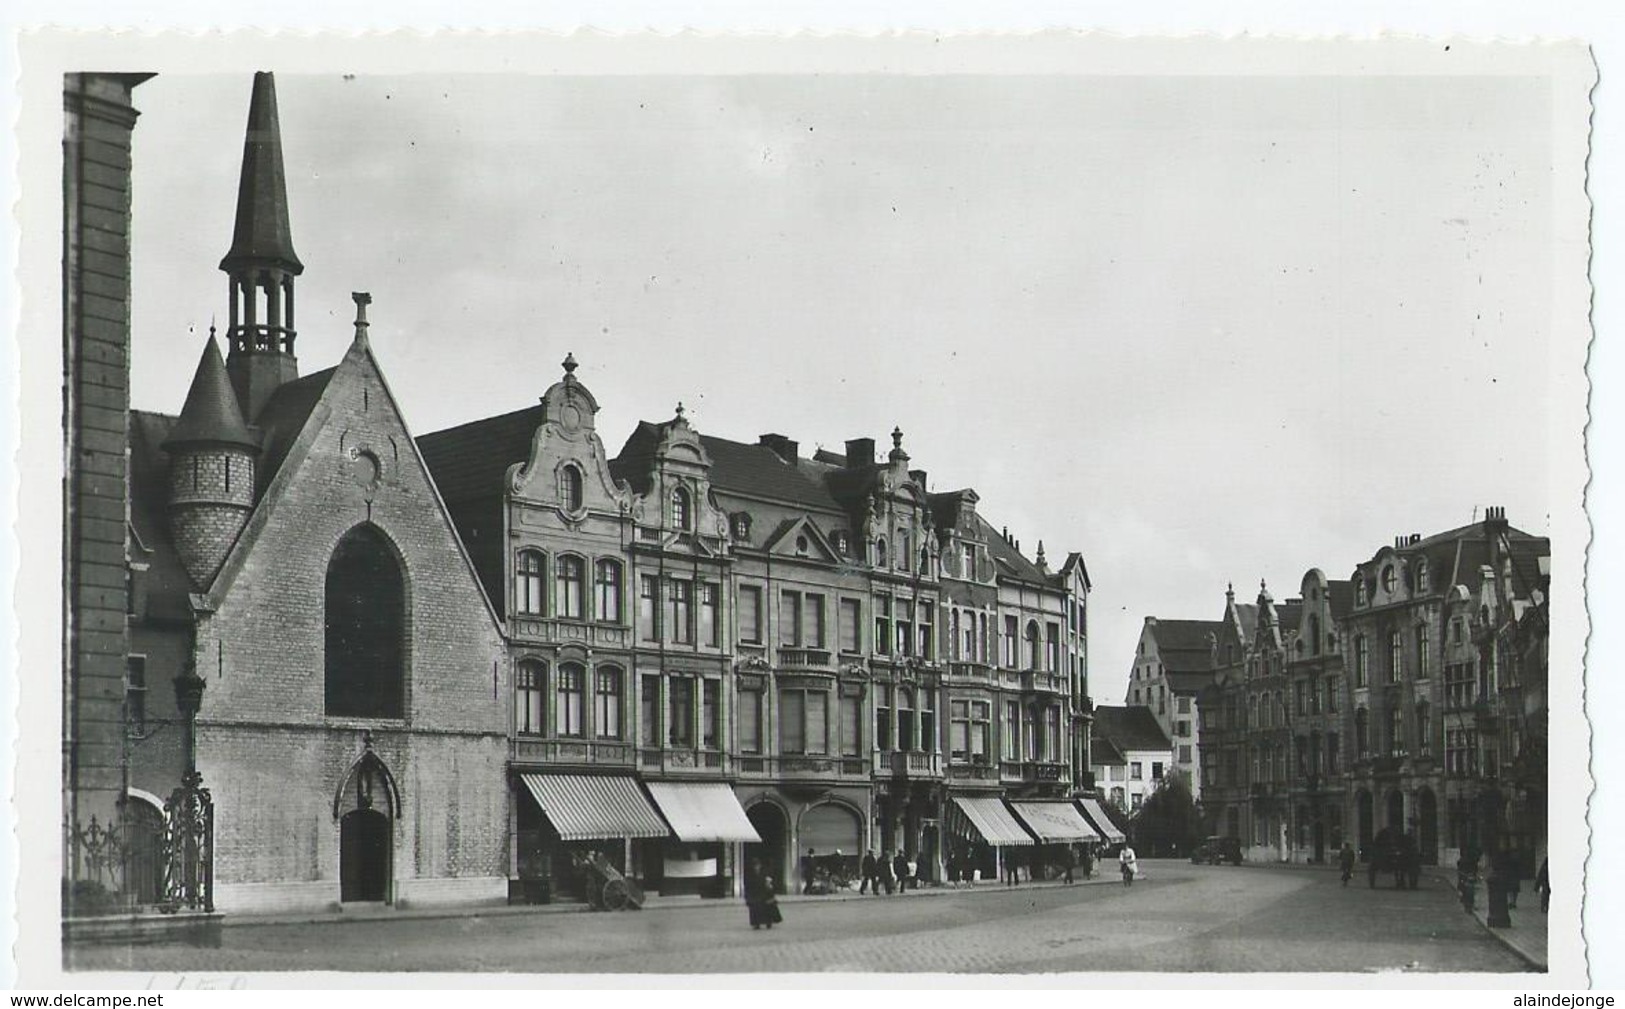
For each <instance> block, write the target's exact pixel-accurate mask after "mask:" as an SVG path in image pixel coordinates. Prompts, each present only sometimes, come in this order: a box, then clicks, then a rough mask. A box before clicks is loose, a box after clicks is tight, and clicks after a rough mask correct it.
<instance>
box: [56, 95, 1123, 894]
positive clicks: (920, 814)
mask: <svg viewBox="0 0 1625 1009" xmlns="http://www.w3.org/2000/svg"><path fill="white" fill-rule="evenodd" d="M138 83H139V78H131V77H110V76H109V77H93V76H86V77H82V78H70V81H69V86H68V97H69V125H70V130H69V141H68V144H67V153H68V158H69V163H70V166H71V167H73V168H74V171H70V172H69V186H68V192H67V214H68V221H67V233H68V236H69V237H68V254H67V260H66V261H65V281H66V282H67V283H68V286H69V299H68V300H69V310H68V318H67V320H66V326H67V328H68V330H69V332H68V334H67V343H68V346H69V348H70V352H69V382H68V384H69V399H70V410H69V414H70V418H69V436H70V442H71V443H72V444H70V452H72V451H74V449H75V447H76V446H77V447H81V448H82V450H83V454H84V458H86V459H93V458H99V456H97V455H96V453H104V454H105V457H106V460H107V466H108V467H110V468H111V469H112V470H114V472H110V473H105V474H104V473H99V472H93V471H91V470H90V469H85V468H84V467H75V469H74V470H73V472H72V473H71V474H70V486H69V491H68V499H69V500H68V510H69V518H70V523H75V522H81V523H82V522H83V521H86V518H85V517H86V516H90V515H95V516H98V517H99V516H101V515H102V513H103V512H105V513H106V515H107V518H106V520H105V521H101V520H100V519H99V518H98V523H97V524H96V525H95V528H94V529H88V527H87V530H88V531H87V534H86V535H81V533H80V532H79V531H76V529H77V527H74V528H70V532H69V538H70V552H71V554H72V555H71V556H70V558H69V579H70V592H69V594H68V595H69V600H68V602H67V616H68V619H69V623H70V627H71V628H73V631H72V635H73V636H72V640H71V641H70V643H69V661H68V663H67V668H66V672H65V676H66V679H65V691H66V696H67V697H68V699H69V700H68V720H67V721H68V725H69V738H68V739H67V741H66V744H67V745H66V746H65V756H64V775H65V781H66V789H67V793H68V799H69V801H68V802H67V804H66V809H65V816H66V819H67V821H68V822H67V824H66V830H65V836H66V838H67V840H66V842H65V852H64V855H65V863H64V864H65V865H67V866H68V871H69V875H70V876H71V877H73V882H75V883H78V884H84V883H87V882H90V881H93V880H95V879H100V878H101V876H100V873H101V872H102V871H103V870H105V869H108V868H109V866H113V867H115V868H120V869H121V872H122V875H117V874H113V875H110V876H109V878H110V879H112V882H113V885H115V886H116V887H117V888H119V889H120V890H121V892H123V893H124V894H125V895H126V897H127V899H130V900H132V901H133V902H136V903H153V902H162V901H165V900H172V899H173V893H172V891H173V889H174V886H175V885H176V884H175V880H174V878H173V876H174V865H175V864H176V859H177V858H181V859H182V861H184V860H185V859H186V858H191V859H192V861H193V862H201V863H203V864H206V865H207V866H209V871H210V872H211V873H212V875H211V878H210V879H209V880H208V884H209V886H210V889H211V892H210V893H209V897H210V899H211V901H212V903H213V904H214V905H215V906H217V907H219V908H221V909H223V910H232V909H244V908H287V907H308V906H326V905H329V904H332V903H333V902H337V901H396V902H403V903H405V902H411V903H433V902H450V901H474V900H488V899H489V900H496V899H504V898H507V899H556V898H559V897H566V896H569V895H572V894H579V893H580V892H581V891H582V888H583V886H584V883H585V879H584V877H583V875H582V860H583V859H584V858H588V859H596V858H599V857H601V858H602V859H607V860H608V861H609V862H610V863H612V864H613V865H614V866H615V868H616V869H618V870H619V871H621V872H624V873H626V874H627V875H629V876H631V877H633V878H635V879H636V880H638V881H639V882H641V884H642V885H643V886H644V887H646V888H649V889H658V890H660V891H662V892H698V893H704V894H723V893H731V892H737V891H738V888H739V885H740V877H741V862H742V860H744V859H748V858H761V859H763V860H764V862H765V863H766V864H767V866H768V867H769V870H770V871H771V872H772V874H773V875H774V876H775V877H776V878H777V879H778V880H780V881H781V885H784V884H785V883H786V882H787V883H789V884H790V885H795V884H796V883H798V882H800V881H801V880H800V866H801V856H802V855H803V854H805V853H806V852H807V851H808V850H809V849H812V850H815V851H816V852H818V853H819V854H821V855H822V854H829V853H834V852H836V851H840V852H841V853H843V854H844V855H846V856H847V857H848V858H852V859H855V858H856V856H857V855H858V854H859V853H860V852H862V851H864V850H868V849H874V850H887V851H902V852H904V853H906V854H907V855H909V856H910V857H912V858H914V859H916V860H917V861H918V863H919V864H920V867H921V874H922V875H923V876H925V877H927V878H938V879H940V878H942V873H943V870H944V864H945V862H946V860H947V859H948V858H949V856H951V855H963V856H965V857H969V858H971V859H973V860H974V861H975V862H976V863H978V864H979V865H980V867H981V868H982V871H983V872H984V874H991V873H992V872H993V871H994V861H995V858H996V856H995V854H994V850H995V849H996V847H997V846H998V845H999V844H1001V843H1006V842H1010V843H1028V844H1030V843H1031V841H1030V840H1029V839H1028V838H1027V837H1026V835H1025V834H1023V835H1021V836H1020V837H1019V838H1017V837H1015V836H1014V835H1009V836H1005V835H1004V834H1001V831H1007V830H1008V829H1009V818H1008V816H1004V817H1002V818H1001V817H1000V815H999V810H1001V809H1003V808H1004V807H1002V806H998V804H999V803H1000V802H1001V800H1003V799H1021V800H1026V801H1031V802H1042V801H1044V800H1049V801H1051V802H1053V803H1055V804H1056V805H1058V806H1059V805H1061V804H1063V803H1065V802H1066V801H1067V800H1069V799H1070V798H1071V797H1072V795H1073V794H1074V793H1075V792H1079V791H1086V792H1089V793H1090V794H1092V788H1093V781H1092V778H1091V775H1090V772H1089V752H1090V722H1091V704H1090V701H1089V693H1088V633H1087V626H1088V606H1087V603H1088V593H1089V589H1090V585H1089V578H1088V574H1087V571H1086V570H1085V566H1084V562H1083V560H1082V558H1081V556H1080V555H1079V554H1076V553H1072V554H1068V555H1066V556H1065V557H1064V559H1062V560H1061V561H1060V562H1059V563H1058V564H1055V565H1051V564H1050V563H1049V562H1048V560H1047V558H1046V556H1045V551H1044V549H1043V546H1042V544H1040V545H1039V547H1038V549H1037V551H1036V553H1035V555H1034V556H1032V557H1028V556H1027V555H1025V554H1024V553H1023V552H1022V551H1021V550H1020V548H1019V545H1018V544H1017V543H1016V541H1015V540H1014V539H1013V538H1012V537H1011V536H1009V535H1008V534H1007V533H1005V532H1002V531H998V530H996V529H995V528H994V526H993V525H992V524H991V523H990V522H989V521H988V520H987V519H986V518H985V517H984V516H983V514H982V512H981V509H980V504H981V502H980V499H979V496H978V495H977V493H976V492H975V491H973V490H969V489H965V490H951V491H937V490H935V489H933V488H932V487H931V486H930V485H929V484H928V480H927V474H926V473H925V472H924V471H923V470H921V469H918V468H915V467H913V465H912V464H911V460H910V458H909V455H908V453H907V452H906V451H905V449H904V447H903V443H904V437H903V433H902V432H901V431H900V430H894V431H893V432H892V434H891V444H890V446H889V450H886V451H884V452H881V451H880V450H877V447H876V445H875V443H874V441H873V440H872V439H868V438H857V439H853V440H850V441H847V442H846V443H845V445H844V450H843V451H840V452H832V451H825V450H818V451H815V452H812V453H810V454H806V453H803V452H802V451H801V449H800V447H799V446H798V444H797V443H796V442H795V441H793V440H791V439H789V438H786V437H783V436H780V435H772V434H770V435H763V436H761V437H760V438H759V439H757V440H756V441H754V442H739V441H730V440H726V439H722V438H718V437H714V436H711V435H706V434H701V433H699V432H698V431H696V430H695V428H694V426H693V425H692V424H691V423H690V421H689V419H688V418H687V417H686V416H685V415H684V411H683V410H682V408H681V406H679V407H678V408H677V410H676V411H675V414H674V415H673V416H671V417H670V418H669V419H667V420H663V421H659V422H645V423H640V424H639V425H637V427H636V429H635V430H634V431H632V433H631V434H630V436H629V437H627V438H626V440H625V442H624V444H623V445H622V446H621V448H620V450H619V452H618V453H617V454H616V455H614V456H613V457H611V456H610V455H609V454H608V452H607V451H606V449H605V446H604V443H603V441H602V440H601V438H600V434H599V431H598V429H597V416H598V413H599V404H598V402H597V400H596V399H595V397H594V396H593V394H592V392H591V391H590V390H589V389H588V387H587V384H586V383H585V382H583V381H582V379H581V378H580V377H579V376H578V375H577V371H578V365H577V362H576V360H575V359H574V357H572V356H565V359H564V363H563V366H562V367H563V370H562V374H560V375H559V377H558V379H557V380H556V381H554V382H553V383H552V384H551V385H550V386H549V387H548V388H546V390H545V391H544V392H543V393H542V395H541V396H540V401H539V403H537V404H536V405H534V406H531V407H528V408H525V409H521V410H518V411H515V412H511V413H505V414H502V415H500V416H494V417H490V418H487V419H484V420H479V421H475V422H473V423H470V424H465V425H462V426H460V427H456V428H452V429H450V430H446V431H441V432H437V433H434V434H429V435H425V436H423V437H414V436H413V435H412V434H411V433H410V431H409V429H408V427H407V424H406V422H405V419H404V417H403V415H402V412H401V410H400V407H399V404H398V403H397V401H396V399H395V398H394V396H393V395H392V393H391V391H390V387H389V384H388V382H387V381H386V379H385V376H384V374H383V372H382V370H381V369H380V368H379V365H378V362H377V360H376V359H375V357H374V354H373V351H372V346H371V342H370V338H369V324H368V320H367V310H368V303H369V300H370V299H369V298H368V297H367V296H365V295H359V294H358V295H356V297H355V300H356V306H355V311H356V318H355V324H354V335H353V338H352V340H351V342H350V345H349V348H348V350H347V351H346V352H345V354H344V355H343V357H342V359H340V360H339V361H338V362H337V364H336V365H334V366H333V367H330V368H326V369H324V370H321V371H316V372H313V373H306V374H301V372H300V368H299V365H298V361H297V358H296V354H295V351H296V342H297V337H298V331H297V329H296V326H295V298H294V291H295V285H296V280H297V278H298V277H299V276H300V274H301V273H302V271H303V269H304V267H303V264H302V263H301V262H300V260H299V258H298V256H297V255H296V254H295V252H294V248H293V241H292V229H291V226H290V215H289V208H288V204H287V199H286V186H285V180H284V176H283V163H282V153H281V135H280V126H279V122H278V116H277V108H276V100H275V91H274V83H273V81H272V78H271V76H270V75H269V74H260V75H258V76H257V77H256V78H255V81H254V87H253V92H252V100H251V106H250V111H249V117H248V129H247V139H246V141H245V145H244V153H243V164H242V175H241V183H240V190H239V202H238V207H237V216H236V225H235V233H234V235H233V238H232V243H231V246H230V250H229V251H228V253H227V254H226V256H225V258H224V259H223V260H222V261H221V264H220V267H221V269H222V271H224V272H225V274H226V275H227V278H228V293H229V312H228V324H227V326H226V329H225V333H224V342H225V344H226V348H227V350H226V353H225V354H224V355H222V354H221V352H220V349H219V346H218V345H217V343H216V338H215V334H214V333H213V332H212V331H211V333H210V335H209V338H208V339H207V340H205V341H203V345H202V347H201V358H200V359H199V361H198V364H197V367H196V370H195V372H194V374H193V378H192V381H191V385H190V389H189V391H188V393H187V395H186V398H185V402H184V404H183V405H181V407H180V409H179V411H178V412H177V413H175V414H166V413H156V412H148V411H139V410H137V411H132V410H129V409H128V359H129V355H130V354H131V353H134V354H139V353H140V352H141V351H140V346H139V340H137V341H136V345H135V346H133V347H131V346H130V341H129V338H128V316H127V311H128V309H127V304H121V303H120V300H119V299H120V297H121V296H122V297H123V299H124V300H125V301H126V302H127V295H128V255H129V252H128V244H127V234H128V223H129V204H128V173H129V147H130V145H129V137H130V130H131V128H132V127H133V124H134V120H135V115H134V112H133V110H132V109H131V108H130V89H131V88H133V87H134V86H135V85H136V84H138ZM87 167H88V168H93V169H94V171H88V170H86V169H87ZM121 255H122V258H120V257H121ZM87 262H90V263H92V264H93V267H94V270H93V271H92V272H91V273H87V272H86V266H85V264H86V263H87ZM96 270H99V271H101V274H105V275H107V276H110V277H112V278H113V279H112V280H110V281H105V282H103V281H97V282H95V283H91V282H85V281H84V279H83V278H85V277H91V278H92V280H95V278H96V276H99V274H95V273H94V271H96ZM120 271H123V272H122V274H120ZM120 284H122V285H123V286H122V289H120ZM121 340H122V345H121ZM109 383H112V384H113V387H114V389H115V391H114V393H112V394H108V393H107V392H106V391H105V390H106V388H107V387H108V385H109ZM78 457H79V453H77V452H76V453H75V458H78ZM125 467H127V469H126V468H125ZM121 494H122V495H124V496H125V500H124V502H123V503H122V504H121V503H120V501H119V497H120V495H121ZM121 507H123V508H127V512H128V521H127V522H125V521H123V518H124V516H123V515H117V514H115V513H116V512H117V511H118V510H119V509H120V508H121ZM98 537H99V539H98ZM92 546H94V547H95V549H91V547H92ZM990 801H991V802H992V803H993V807H990V806H989V805H988V803H989V802H990ZM994 807H997V808H994ZM1067 808H1070V807H1067ZM187 810H192V811H194V812H195V813H196V814H197V815H196V816H195V817H194V818H193V819H192V820H191V821H187V820H186V819H185V817H184V816H180V818H179V819H177V817H178V815H179V814H185V813H186V811H187ZM189 823H190V826H188V824H189ZM110 828H111V829H110ZM178 831H179V832H180V833H182V834H186V833H188V831H190V832H191V833H190V834H188V837H189V839H188V840H186V841H184V842H181V841H177V840H176V838H177V836H178V834H177V832H178ZM194 834H195V836H192V835H194ZM107 838H115V839H117V841H118V847H119V852H118V854H117V856H116V857H114V856H113V855H110V854H109V851H110V849H109V847H108V844H109V843H110V842H108V841H107ZM99 845H100V847H98V846H99ZM177 852H180V853H181V854H180V855H177ZM113 876H117V878H113Z"/></svg>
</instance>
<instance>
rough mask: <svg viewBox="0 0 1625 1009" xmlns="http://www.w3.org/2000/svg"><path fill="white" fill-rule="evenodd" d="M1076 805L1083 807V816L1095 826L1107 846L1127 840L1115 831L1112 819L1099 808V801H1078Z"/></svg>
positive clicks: (1118, 831) (1119, 832)
mask: <svg viewBox="0 0 1625 1009" xmlns="http://www.w3.org/2000/svg"><path fill="white" fill-rule="evenodd" d="M1078 805H1079V806H1082V807H1083V815H1084V816H1085V817H1087V818H1088V820H1089V822H1090V823H1092V824H1094V825H1095V829H1096V830H1098V831H1100V834H1101V836H1102V837H1104V838H1105V839H1106V843H1107V844H1122V843H1123V842H1124V841H1127V840H1128V838H1127V837H1124V836H1123V832H1122V831H1121V830H1118V829H1117V825H1116V824H1114V823H1112V818H1111V817H1109V816H1107V815H1106V811H1105V810H1104V809H1101V808H1100V800H1099V799H1079V800H1078Z"/></svg>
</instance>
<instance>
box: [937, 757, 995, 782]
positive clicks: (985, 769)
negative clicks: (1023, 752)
mask: <svg viewBox="0 0 1625 1009" xmlns="http://www.w3.org/2000/svg"><path fill="white" fill-rule="evenodd" d="M948 780H950V781H998V780H999V766H998V765H997V764H990V763H987V762H986V761H985V760H976V761H965V760H955V761H950V762H949V764H948Z"/></svg>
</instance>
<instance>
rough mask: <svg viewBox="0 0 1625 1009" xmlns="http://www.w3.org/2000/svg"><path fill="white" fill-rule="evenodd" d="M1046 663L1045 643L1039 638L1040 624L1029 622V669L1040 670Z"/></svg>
mask: <svg viewBox="0 0 1625 1009" xmlns="http://www.w3.org/2000/svg"><path fill="white" fill-rule="evenodd" d="M1043 661H1044V643H1043V642H1042V641H1041V640H1040V639H1039V637H1038V622H1037V621H1034V620H1029V621H1028V622H1027V668H1028V669H1038V668H1040V667H1041V665H1042V663H1043Z"/></svg>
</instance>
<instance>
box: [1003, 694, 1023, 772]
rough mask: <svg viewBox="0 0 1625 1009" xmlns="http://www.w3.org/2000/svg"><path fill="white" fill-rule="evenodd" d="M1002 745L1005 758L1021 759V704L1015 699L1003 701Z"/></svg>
mask: <svg viewBox="0 0 1625 1009" xmlns="http://www.w3.org/2000/svg"><path fill="white" fill-rule="evenodd" d="M1003 735H1004V747H1003V756H1004V759H1005V760H1020V759H1021V705H1020V704H1019V703H1018V702H1016V701H1005V702H1004V734H1003Z"/></svg>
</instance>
